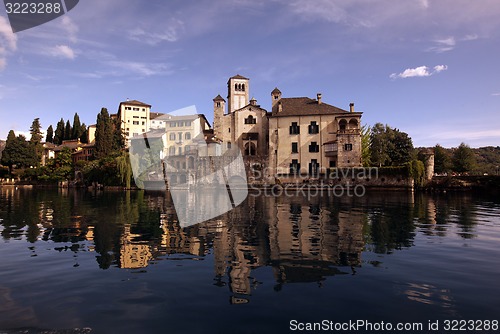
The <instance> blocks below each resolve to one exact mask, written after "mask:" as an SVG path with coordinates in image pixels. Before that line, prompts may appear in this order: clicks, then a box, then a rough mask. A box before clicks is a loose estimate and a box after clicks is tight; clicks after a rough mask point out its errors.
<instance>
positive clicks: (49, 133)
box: [45, 125, 54, 143]
mask: <svg viewBox="0 0 500 334" xmlns="http://www.w3.org/2000/svg"><path fill="white" fill-rule="evenodd" d="M45 142H47V143H53V142H54V128H53V127H52V125H49V127H48V129H47V136H46V137H45Z"/></svg>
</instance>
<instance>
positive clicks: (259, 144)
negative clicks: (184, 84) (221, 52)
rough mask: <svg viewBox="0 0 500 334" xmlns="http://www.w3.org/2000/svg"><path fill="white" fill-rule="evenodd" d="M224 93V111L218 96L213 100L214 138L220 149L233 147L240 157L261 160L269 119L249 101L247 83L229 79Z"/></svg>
mask: <svg viewBox="0 0 500 334" xmlns="http://www.w3.org/2000/svg"><path fill="white" fill-rule="evenodd" d="M227 92H228V93H227V99H228V106H227V110H226V101H225V100H224V98H222V96H220V95H217V96H216V97H215V98H214V100H213V101H214V134H215V136H216V137H217V138H219V139H221V140H222V142H223V144H222V145H223V148H224V149H229V148H231V147H232V145H237V146H238V147H239V148H241V151H242V153H243V155H244V156H248V157H255V158H260V159H265V156H266V155H267V149H268V145H267V134H268V128H269V124H268V121H269V119H268V115H267V111H266V110H265V109H263V108H261V107H260V105H258V104H257V100H256V99H254V98H252V99H251V100H249V96H250V95H249V92H250V79H248V78H245V77H243V76H241V75H239V74H238V75H235V76H234V77H231V78H229V80H228V82H227Z"/></svg>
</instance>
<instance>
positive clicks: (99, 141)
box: [94, 108, 114, 159]
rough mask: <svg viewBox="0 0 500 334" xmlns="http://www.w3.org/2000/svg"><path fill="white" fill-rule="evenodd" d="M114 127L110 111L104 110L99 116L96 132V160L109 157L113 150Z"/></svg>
mask: <svg viewBox="0 0 500 334" xmlns="http://www.w3.org/2000/svg"><path fill="white" fill-rule="evenodd" d="M113 137H114V136H113V125H112V121H111V118H110V117H109V113H108V109H106V108H102V109H101V112H100V113H99V114H98V115H97V124H96V132H95V150H94V154H95V158H97V159H101V158H104V157H106V156H108V155H109V154H110V153H111V151H112V150H113Z"/></svg>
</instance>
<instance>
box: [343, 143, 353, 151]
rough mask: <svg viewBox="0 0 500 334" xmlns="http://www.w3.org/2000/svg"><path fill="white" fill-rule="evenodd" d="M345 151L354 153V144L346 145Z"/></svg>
mask: <svg viewBox="0 0 500 334" xmlns="http://www.w3.org/2000/svg"><path fill="white" fill-rule="evenodd" d="M344 151H352V144H344Z"/></svg>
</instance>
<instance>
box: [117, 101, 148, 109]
mask: <svg viewBox="0 0 500 334" xmlns="http://www.w3.org/2000/svg"><path fill="white" fill-rule="evenodd" d="M122 104H127V105H132V106H143V107H150V108H151V106H150V105H149V104H147V103H144V102H141V101H137V100H130V101H123V102H120V105H122Z"/></svg>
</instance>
